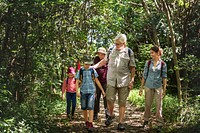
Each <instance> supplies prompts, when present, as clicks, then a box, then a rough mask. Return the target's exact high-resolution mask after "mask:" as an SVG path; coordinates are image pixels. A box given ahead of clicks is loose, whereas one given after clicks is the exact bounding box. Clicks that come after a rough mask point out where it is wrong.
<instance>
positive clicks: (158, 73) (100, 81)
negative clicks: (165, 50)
mask: <svg viewBox="0 0 200 133" xmlns="http://www.w3.org/2000/svg"><path fill="white" fill-rule="evenodd" d="M126 42H127V38H126V35H124V34H119V35H117V36H116V37H115V39H114V45H113V46H111V47H110V48H109V49H108V51H106V49H105V48H103V47H100V48H98V51H97V56H96V57H95V59H94V61H92V59H91V58H86V59H84V62H83V63H84V65H83V67H82V68H80V70H79V71H78V72H77V73H76V74H75V69H74V68H73V67H69V68H68V71H67V75H68V76H67V78H65V79H64V81H63V86H62V99H64V94H65V92H66V104H67V108H66V113H67V117H68V118H70V119H71V118H72V119H73V118H74V111H75V107H76V97H77V96H78V97H80V103H81V109H82V110H83V117H84V121H85V126H86V128H87V129H88V131H91V132H92V131H93V129H94V127H93V120H96V119H97V118H98V113H99V111H100V98H101V94H103V102H104V111H105V117H106V121H105V125H106V126H109V125H111V124H112V122H113V118H114V117H115V114H114V103H115V100H116V94H118V95H117V96H118V105H119V120H118V122H119V123H118V126H117V130H120V131H124V130H125V125H124V117H125V110H126V101H127V97H128V95H129V92H130V90H131V89H132V88H133V84H134V76H135V67H136V64H135V58H134V53H133V51H132V50H131V49H130V48H128V47H127V46H126ZM150 55H151V59H150V60H148V61H147V62H146V64H145V66H144V72H143V78H142V81H141V87H140V90H139V95H140V96H141V95H142V93H143V88H144V89H145V112H144V116H143V120H144V122H143V127H146V126H147V125H148V124H149V118H150V116H151V111H150V110H151V105H152V101H153V98H154V97H155V99H156V120H157V123H158V125H159V126H162V125H163V124H164V121H163V117H162V98H163V97H164V96H165V92H166V78H167V66H166V63H165V62H164V61H162V60H161V55H162V50H161V49H160V48H159V47H157V46H153V47H152V48H151V49H150ZM92 64H93V65H92ZM79 88H80V89H79ZM71 103H72V104H71ZM71 105H72V107H71ZM70 109H71V110H70Z"/></svg>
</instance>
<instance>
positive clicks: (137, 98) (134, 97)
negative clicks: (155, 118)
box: [128, 89, 144, 110]
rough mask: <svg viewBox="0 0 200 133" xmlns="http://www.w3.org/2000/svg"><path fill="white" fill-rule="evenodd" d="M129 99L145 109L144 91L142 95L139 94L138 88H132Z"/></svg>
mask: <svg viewBox="0 0 200 133" xmlns="http://www.w3.org/2000/svg"><path fill="white" fill-rule="evenodd" d="M128 100H129V101H130V102H131V103H132V104H134V105H135V106H136V107H138V108H141V109H142V110H144V93H143V95H142V96H139V91H138V90H135V89H134V90H131V92H130V94H129V97H128Z"/></svg>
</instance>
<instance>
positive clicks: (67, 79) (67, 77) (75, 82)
mask: <svg viewBox="0 0 200 133" xmlns="http://www.w3.org/2000/svg"><path fill="white" fill-rule="evenodd" d="M68 82H69V80H68V77H67V79H66V84H68ZM74 84H76V80H74Z"/></svg>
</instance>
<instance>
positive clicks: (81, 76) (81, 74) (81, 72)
mask: <svg viewBox="0 0 200 133" xmlns="http://www.w3.org/2000/svg"><path fill="white" fill-rule="evenodd" d="M79 74H80V80H81V81H82V79H83V68H81V69H80V72H79Z"/></svg>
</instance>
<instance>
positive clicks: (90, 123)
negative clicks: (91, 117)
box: [88, 122, 94, 132]
mask: <svg viewBox="0 0 200 133" xmlns="http://www.w3.org/2000/svg"><path fill="white" fill-rule="evenodd" d="M93 128H94V127H93V124H92V122H88V132H92V131H93Z"/></svg>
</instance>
